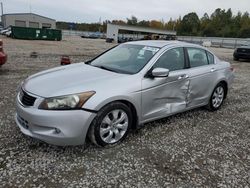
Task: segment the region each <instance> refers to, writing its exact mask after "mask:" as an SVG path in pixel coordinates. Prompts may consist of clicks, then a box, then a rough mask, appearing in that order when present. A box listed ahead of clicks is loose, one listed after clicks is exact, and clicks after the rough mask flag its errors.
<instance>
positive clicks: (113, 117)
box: [15, 40, 234, 146]
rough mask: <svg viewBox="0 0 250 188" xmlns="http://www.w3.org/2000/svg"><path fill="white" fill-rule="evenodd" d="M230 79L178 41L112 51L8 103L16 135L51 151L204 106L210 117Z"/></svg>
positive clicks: (225, 67) (108, 141) (50, 75)
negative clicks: (51, 147)
mask: <svg viewBox="0 0 250 188" xmlns="http://www.w3.org/2000/svg"><path fill="white" fill-rule="evenodd" d="M233 79H234V71H233V69H232V67H231V65H230V63H228V62H225V61H221V60H219V59H218V58H217V57H216V56H215V55H214V54H213V53H212V52H211V51H209V50H207V49H206V48H204V47H201V46H198V45H194V44H189V43H183V42H178V41H160V40H158V41H137V42H128V43H124V44H120V45H118V46H116V47H114V48H112V49H110V50H108V51H107V52H105V53H103V54H102V55H100V56H97V57H96V58H94V59H93V60H91V61H88V62H86V63H79V64H72V65H67V66H63V67H59V68H53V69H49V70H47V71H43V72H40V73H37V74H35V75H33V76H30V77H28V78H27V79H26V80H24V82H23V83H22V84H21V85H20V89H19V91H18V95H17V98H16V109H17V111H16V116H15V121H16V123H17V125H18V127H19V128H20V130H21V132H23V133H24V134H26V135H28V136H31V137H34V138H37V139H40V140H43V141H45V142H47V143H50V144H56V145H79V144H83V143H84V142H85V139H86V137H87V136H88V137H89V139H90V140H91V141H92V142H93V143H94V144H96V145H99V146H106V145H113V144H116V143H118V142H120V141H122V140H123V139H125V137H126V136H127V134H128V132H129V130H130V129H135V128H137V127H138V125H141V124H144V123H146V122H150V121H153V120H156V119H160V118H164V117H167V116H170V115H173V114H176V113H180V112H183V111H187V110H190V109H193V108H197V107H201V106H206V107H207V108H208V109H210V110H211V111H215V110H218V109H219V108H220V107H221V106H222V104H223V101H224V99H226V97H227V93H228V90H229V88H230V86H231V84H232V82H233Z"/></svg>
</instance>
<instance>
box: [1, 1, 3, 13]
mask: <svg viewBox="0 0 250 188" xmlns="http://www.w3.org/2000/svg"><path fill="white" fill-rule="evenodd" d="M1 13H2V15H3V2H1Z"/></svg>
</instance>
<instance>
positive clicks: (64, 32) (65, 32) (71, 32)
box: [62, 30, 95, 36]
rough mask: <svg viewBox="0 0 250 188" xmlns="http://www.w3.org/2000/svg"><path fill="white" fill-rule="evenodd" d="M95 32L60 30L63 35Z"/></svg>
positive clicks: (80, 34)
mask: <svg viewBox="0 0 250 188" xmlns="http://www.w3.org/2000/svg"><path fill="white" fill-rule="evenodd" d="M94 33H95V32H88V31H75V30H62V35H63V36H82V35H91V34H94Z"/></svg>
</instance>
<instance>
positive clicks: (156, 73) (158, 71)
mask: <svg viewBox="0 0 250 188" xmlns="http://www.w3.org/2000/svg"><path fill="white" fill-rule="evenodd" d="M151 75H152V77H156V78H157V77H168V75H169V69H165V68H154V69H153V70H152V73H151Z"/></svg>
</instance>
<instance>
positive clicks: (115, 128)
mask: <svg viewBox="0 0 250 188" xmlns="http://www.w3.org/2000/svg"><path fill="white" fill-rule="evenodd" d="M132 122H133V119H132V113H131V110H130V108H129V107H128V106H127V105H125V104H123V103H121V102H113V103H110V104H108V105H106V106H104V107H103V108H102V109H101V110H100V111H99V112H98V113H97V116H96V117H95V119H94V120H93V122H92V123H91V125H90V128H89V131H88V137H89V139H90V141H91V142H92V143H94V144H95V145H97V146H102V147H104V146H111V145H115V144H117V143H119V142H121V141H122V140H124V139H125V138H126V136H127V134H128V132H129V129H130V128H131V126H132Z"/></svg>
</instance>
